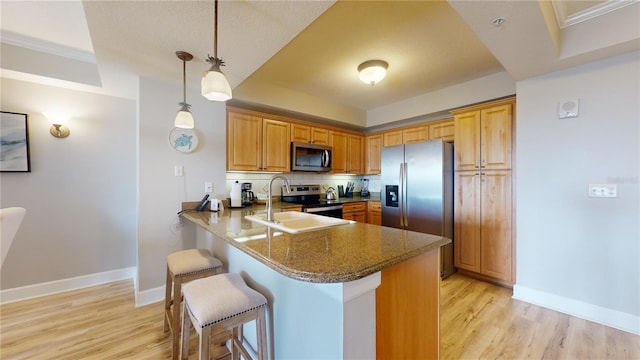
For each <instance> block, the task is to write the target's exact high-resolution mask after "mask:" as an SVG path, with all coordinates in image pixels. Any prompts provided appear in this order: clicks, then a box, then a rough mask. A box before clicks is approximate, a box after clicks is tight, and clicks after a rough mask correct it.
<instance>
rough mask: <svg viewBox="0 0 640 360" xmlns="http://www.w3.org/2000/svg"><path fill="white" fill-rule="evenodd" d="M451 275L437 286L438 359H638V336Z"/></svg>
mask: <svg viewBox="0 0 640 360" xmlns="http://www.w3.org/2000/svg"><path fill="white" fill-rule="evenodd" d="M511 295H512V291H511V290H509V289H505V288H501V287H498V286H494V285H491V284H487V283H485V282H481V281H476V280H472V279H469V278H468V277H465V276H463V275H459V274H454V275H453V276H451V277H449V278H447V279H446V280H444V281H442V285H441V294H440V299H441V306H440V358H441V359H580V360H583V359H634V360H637V359H640V336H637V335H633V334H630V333H627V332H624V331H620V330H616V329H613V328H610V327H607V326H604V325H599V324H596V323H593V322H590V321H587V320H582V319H579V318H576V317H573V316H569V315H566V314H562V313H559V312H556V311H552V310H548V309H545V308H542V307H539V306H536V305H531V304H528V303H525V302H522V301H518V300H513V299H512V298H511Z"/></svg>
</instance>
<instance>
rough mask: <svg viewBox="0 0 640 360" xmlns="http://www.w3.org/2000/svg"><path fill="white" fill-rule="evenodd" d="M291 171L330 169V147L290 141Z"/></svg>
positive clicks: (323, 170)
mask: <svg viewBox="0 0 640 360" xmlns="http://www.w3.org/2000/svg"><path fill="white" fill-rule="evenodd" d="M291 171H313V172H329V171H331V147H330V146H325V145H316V144H307V143H299V142H292V143H291Z"/></svg>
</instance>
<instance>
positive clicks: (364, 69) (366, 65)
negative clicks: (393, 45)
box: [358, 60, 389, 86]
mask: <svg viewBox="0 0 640 360" xmlns="http://www.w3.org/2000/svg"><path fill="white" fill-rule="evenodd" d="M388 66H389V64H387V62H385V61H382V60H370V61H365V62H363V63H362V64H360V66H358V71H359V72H360V74H359V75H358V76H359V78H360V81H362V82H363V83H365V84H370V85H372V86H373V85H375V84H377V83H379V82H380V81H382V79H384V77H385V76H387V67H388Z"/></svg>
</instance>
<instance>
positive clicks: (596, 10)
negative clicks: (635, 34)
mask: <svg viewBox="0 0 640 360" xmlns="http://www.w3.org/2000/svg"><path fill="white" fill-rule="evenodd" d="M636 2H637V0H609V1H605V2H603V3H601V4H598V5H595V6H592V7H590V8H588V9H584V10H582V11H579V12H577V13H575V14H571V15H569V14H567V13H566V9H565V7H564V4H563V1H559V0H553V1H551V5H552V6H553V10H554V12H555V14H556V20H557V21H558V27H560V29H564V28H566V27H569V26H571V25H575V24H579V23H581V22H583V21H587V20H591V19H593V18H595V17H598V16H600V15H604V14H606V13H609V12H612V11H614V10H618V9H620V8H623V7H625V6H627V5H633V4H635V3H636Z"/></svg>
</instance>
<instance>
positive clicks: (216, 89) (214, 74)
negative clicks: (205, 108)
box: [201, 66, 232, 101]
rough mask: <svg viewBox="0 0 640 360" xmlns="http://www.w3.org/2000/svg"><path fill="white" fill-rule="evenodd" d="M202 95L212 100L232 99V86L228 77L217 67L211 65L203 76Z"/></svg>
mask: <svg viewBox="0 0 640 360" xmlns="http://www.w3.org/2000/svg"><path fill="white" fill-rule="evenodd" d="M201 86H202V96H204V97H205V98H207V99H208V100H211V101H227V100H229V99H231V97H232V94H231V86H230V85H229V81H227V77H226V76H225V75H224V74H223V73H222V72H221V71H220V70H219V69H215V67H213V66H212V67H211V69H209V71H206V72H205V73H204V75H203V76H202V83H201Z"/></svg>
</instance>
